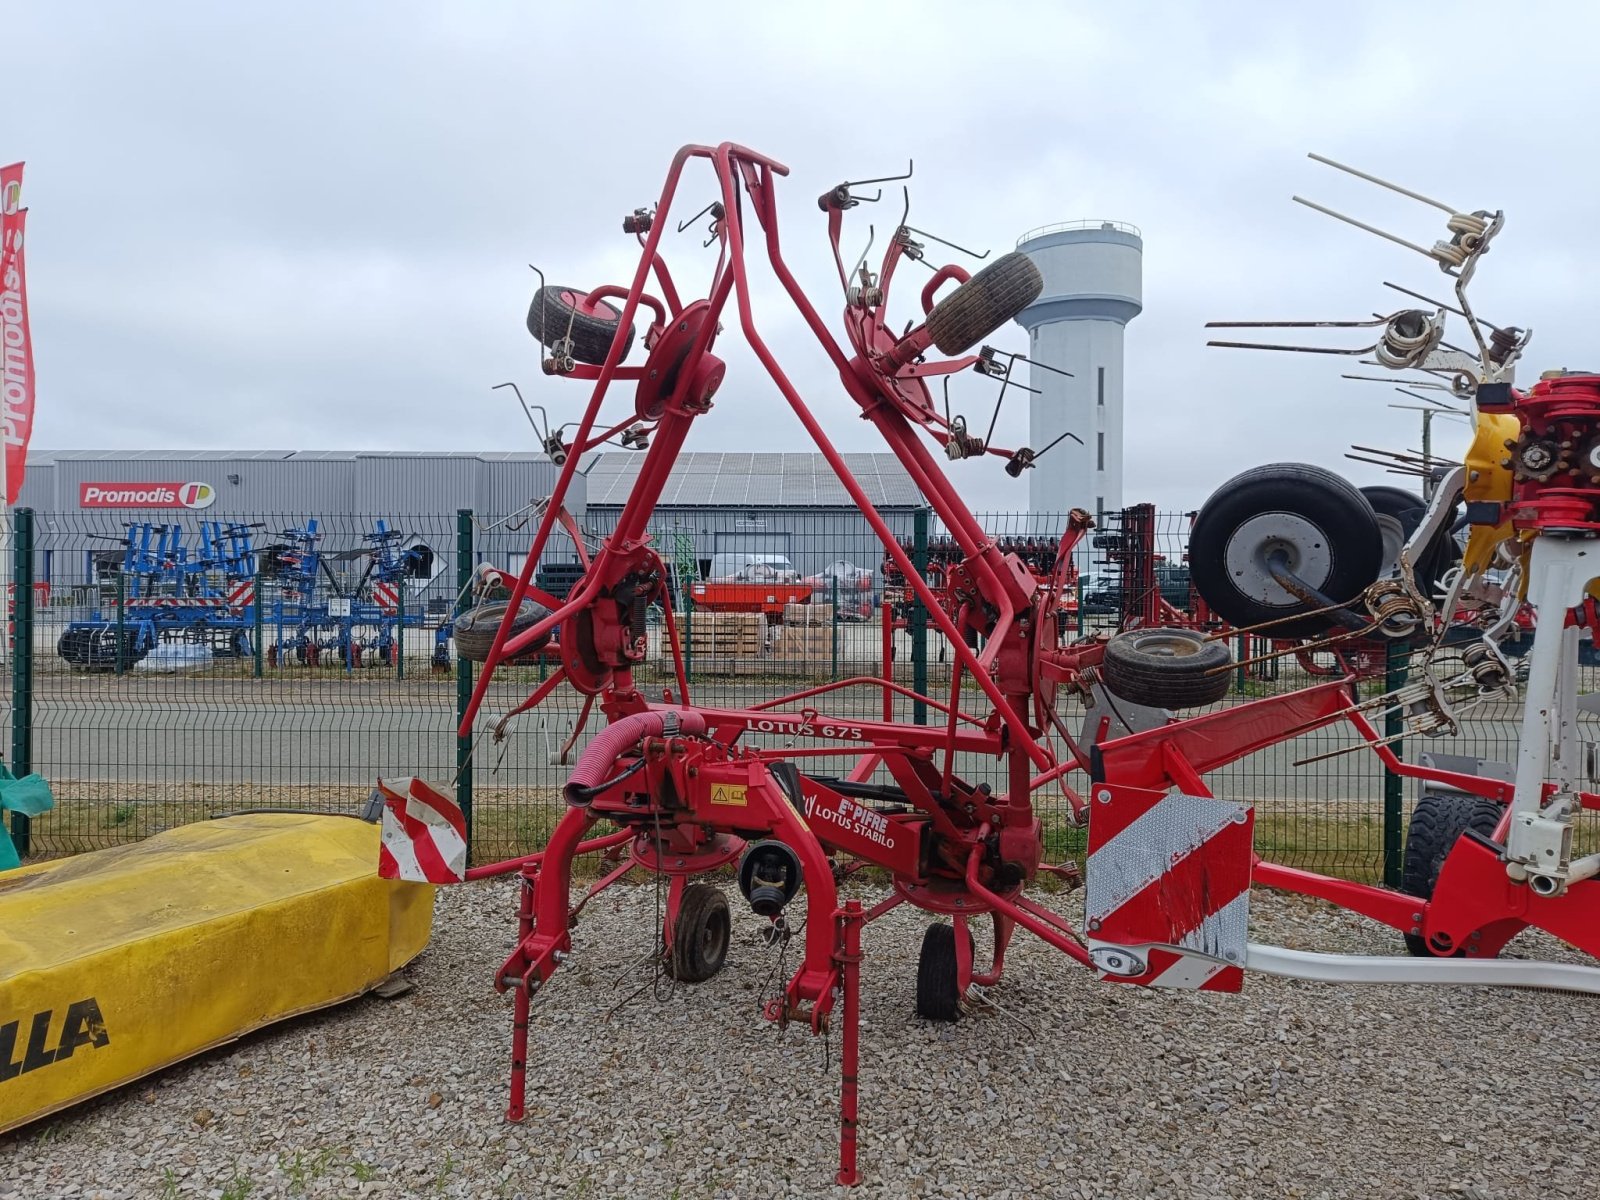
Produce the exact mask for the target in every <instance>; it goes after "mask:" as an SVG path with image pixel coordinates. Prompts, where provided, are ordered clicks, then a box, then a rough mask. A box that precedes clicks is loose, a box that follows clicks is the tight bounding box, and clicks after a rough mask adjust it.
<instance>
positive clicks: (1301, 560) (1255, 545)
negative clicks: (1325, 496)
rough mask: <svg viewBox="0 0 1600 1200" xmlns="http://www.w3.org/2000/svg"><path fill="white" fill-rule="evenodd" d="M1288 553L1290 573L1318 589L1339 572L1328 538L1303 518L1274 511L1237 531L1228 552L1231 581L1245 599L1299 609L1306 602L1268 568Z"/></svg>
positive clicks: (1262, 515)
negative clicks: (1272, 561)
mask: <svg viewBox="0 0 1600 1200" xmlns="http://www.w3.org/2000/svg"><path fill="white" fill-rule="evenodd" d="M1278 554H1282V555H1283V556H1284V558H1285V559H1286V560H1287V563H1288V567H1289V570H1290V571H1292V572H1294V574H1296V575H1298V576H1299V577H1300V578H1301V579H1303V580H1305V581H1306V582H1307V583H1309V584H1310V585H1311V586H1312V587H1314V588H1321V587H1322V586H1323V584H1325V583H1326V582H1327V580H1328V577H1329V576H1330V575H1331V574H1332V573H1333V553H1332V551H1331V549H1330V548H1329V546H1328V537H1327V534H1325V533H1324V532H1323V531H1322V529H1321V528H1320V527H1319V526H1318V525H1316V524H1315V523H1314V522H1312V521H1309V520H1307V519H1306V518H1305V517H1303V516H1300V515H1299V514H1298V513H1287V512H1268V513H1261V514H1259V515H1257V516H1254V517H1251V518H1250V519H1249V520H1248V521H1245V522H1243V523H1242V524H1240V526H1239V527H1238V528H1237V529H1235V530H1234V531H1233V534H1232V535H1231V536H1230V537H1229V538H1228V544H1227V546H1226V547H1225V548H1224V549H1223V554H1222V557H1223V562H1224V564H1225V565H1226V567H1227V570H1228V577H1229V581H1230V582H1231V583H1232V584H1233V587H1234V589H1235V590H1236V591H1238V592H1239V593H1240V594H1241V595H1243V596H1246V597H1248V598H1249V599H1251V600H1254V601H1255V602H1256V603H1258V604H1265V605H1268V606H1270V607H1273V608H1293V607H1294V606H1296V605H1299V604H1303V603H1304V602H1305V601H1304V600H1302V599H1301V597H1299V596H1296V595H1295V594H1294V593H1293V592H1291V591H1289V590H1288V589H1287V588H1285V587H1284V586H1283V585H1282V584H1281V583H1279V582H1278V581H1277V580H1276V579H1274V578H1273V577H1272V571H1271V569H1270V567H1269V566H1268V565H1267V564H1268V562H1269V560H1270V559H1271V558H1272V557H1273V556H1274V555H1278Z"/></svg>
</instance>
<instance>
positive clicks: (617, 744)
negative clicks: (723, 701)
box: [564, 711, 706, 808]
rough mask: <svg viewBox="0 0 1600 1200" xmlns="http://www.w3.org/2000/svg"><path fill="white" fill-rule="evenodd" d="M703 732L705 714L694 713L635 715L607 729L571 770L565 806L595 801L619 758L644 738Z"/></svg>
mask: <svg viewBox="0 0 1600 1200" xmlns="http://www.w3.org/2000/svg"><path fill="white" fill-rule="evenodd" d="M705 732H706V719H705V716H704V714H702V713H698V712H694V711H685V712H642V713H634V714H633V715H632V716H631V717H623V718H622V720H620V721H616V722H614V723H612V724H610V725H607V726H606V727H605V728H604V729H602V730H601V731H600V732H599V733H597V734H595V736H594V740H593V741H591V742H590V743H589V744H588V745H587V746H585V747H584V748H583V753H582V754H580V755H579V756H578V765H577V766H575V767H574V768H573V769H572V775H571V776H570V777H569V778H568V780H567V786H566V788H565V789H564V791H565V795H566V798H567V803H568V804H570V805H572V807H574V808H587V807H588V805H589V801H591V800H592V799H594V796H595V789H596V788H597V787H598V786H599V785H600V784H602V783H604V782H606V780H607V779H609V777H610V771H611V769H612V767H613V765H614V764H615V763H616V761H617V758H618V756H619V755H621V754H622V752H623V751H624V750H627V749H628V748H629V747H631V746H636V745H638V744H639V742H641V741H642V740H644V739H645V738H647V737H660V736H661V735H662V734H676V733H687V734H702V733H705Z"/></svg>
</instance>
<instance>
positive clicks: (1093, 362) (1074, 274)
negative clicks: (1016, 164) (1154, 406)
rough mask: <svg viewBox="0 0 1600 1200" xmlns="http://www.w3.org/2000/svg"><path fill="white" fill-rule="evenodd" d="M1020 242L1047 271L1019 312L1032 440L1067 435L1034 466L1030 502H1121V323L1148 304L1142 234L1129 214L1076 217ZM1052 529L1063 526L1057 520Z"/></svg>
mask: <svg viewBox="0 0 1600 1200" xmlns="http://www.w3.org/2000/svg"><path fill="white" fill-rule="evenodd" d="M1017 249H1019V250H1021V251H1022V252H1023V253H1025V254H1026V255H1027V256H1028V257H1029V258H1031V259H1032V260H1033V261H1034V262H1035V263H1036V264H1037V265H1038V267H1039V270H1040V272H1041V273H1042V274H1043V275H1044V290H1043V291H1041V292H1040V293H1039V298H1038V299H1037V300H1035V301H1034V302H1033V303H1032V304H1030V305H1028V307H1027V308H1025V309H1023V310H1022V313H1021V315H1020V316H1018V317H1017V321H1018V323H1019V324H1021V325H1022V326H1023V328H1025V329H1026V330H1027V331H1028V337H1029V342H1030V345H1029V349H1028V357H1029V358H1031V359H1033V360H1034V361H1035V362H1038V363H1045V364H1047V365H1049V366H1052V367H1058V368H1060V369H1061V370H1063V371H1068V372H1070V373H1071V376H1072V377H1071V378H1070V379H1068V378H1066V377H1065V376H1062V375H1058V374H1056V373H1055V372H1054V371H1047V370H1045V369H1043V368H1042V367H1038V366H1035V367H1033V368H1032V370H1031V372H1030V378H1029V380H1028V382H1029V385H1030V386H1031V387H1035V388H1037V389H1038V393H1037V394H1036V395H1034V396H1032V397H1031V398H1030V400H1031V405H1030V413H1029V422H1028V445H1030V446H1032V447H1033V448H1034V449H1035V450H1042V449H1043V448H1044V447H1046V446H1048V445H1050V443H1051V442H1053V441H1055V440H1056V439H1057V438H1059V437H1061V435H1062V434H1064V433H1067V432H1069V431H1070V432H1072V433H1074V434H1076V435H1077V436H1078V437H1080V438H1082V439H1083V445H1081V446H1080V445H1079V444H1078V443H1077V442H1074V441H1073V440H1072V439H1071V438H1067V439H1065V440H1063V441H1062V442H1061V443H1060V444H1059V445H1057V446H1056V447H1055V448H1054V449H1052V450H1051V451H1050V452H1049V453H1048V454H1046V455H1045V456H1044V458H1043V459H1042V460H1040V462H1039V465H1038V466H1036V467H1035V468H1033V470H1031V471H1029V472H1028V508H1029V510H1030V511H1031V512H1034V513H1041V514H1048V515H1050V516H1055V515H1057V514H1062V513H1066V512H1067V511H1069V510H1070V509H1073V508H1086V509H1088V510H1089V511H1090V512H1091V513H1094V514H1095V515H1096V516H1098V515H1099V514H1100V513H1102V512H1111V511H1115V510H1116V509H1119V508H1121V507H1122V331H1123V328H1124V327H1125V326H1126V325H1127V324H1128V322H1129V321H1131V320H1133V318H1135V317H1136V316H1138V315H1139V312H1140V310H1141V309H1143V307H1144V302H1143V295H1144V287H1143V282H1142V279H1143V270H1144V267H1143V261H1144V241H1143V239H1142V238H1140V236H1139V231H1138V230H1137V229H1136V228H1134V227H1133V226H1132V225H1126V224H1124V223H1123V222H1121V221H1071V222H1067V223H1064V224H1060V225H1046V226H1045V227H1044V228H1042V229H1035V230H1032V231H1031V232H1029V233H1025V234H1023V235H1022V237H1021V238H1020V239H1018V241H1017ZM1058 524H1059V522H1055V521H1052V522H1051V525H1052V529H1051V530H1049V531H1046V530H1040V532H1041V533H1044V532H1054V533H1057V534H1059V533H1060V529H1059V528H1054V526H1056V525H1058Z"/></svg>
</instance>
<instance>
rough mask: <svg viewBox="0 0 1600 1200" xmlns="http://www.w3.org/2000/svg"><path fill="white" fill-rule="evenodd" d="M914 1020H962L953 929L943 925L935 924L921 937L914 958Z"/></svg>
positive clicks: (954, 932)
mask: <svg viewBox="0 0 1600 1200" xmlns="http://www.w3.org/2000/svg"><path fill="white" fill-rule="evenodd" d="M967 937H968V939H970V938H971V937H972V935H971V934H970V933H968V934H967ZM917 1016H919V1017H921V1018H923V1019H924V1020H927V1021H954V1020H956V1019H957V1018H958V1017H960V1016H961V985H960V983H959V972H958V970H957V967H956V927H955V926H954V925H950V924H948V923H946V922H944V921H935V922H934V923H933V924H932V925H929V926H928V929H927V932H925V933H924V934H923V935H922V950H921V952H920V953H919V954H918V955H917Z"/></svg>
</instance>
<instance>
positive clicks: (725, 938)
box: [666, 883, 733, 983]
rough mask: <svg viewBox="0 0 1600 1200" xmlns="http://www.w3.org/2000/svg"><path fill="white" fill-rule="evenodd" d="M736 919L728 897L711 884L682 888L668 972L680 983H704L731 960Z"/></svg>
mask: <svg viewBox="0 0 1600 1200" xmlns="http://www.w3.org/2000/svg"><path fill="white" fill-rule="evenodd" d="M732 936H733V919H732V917H731V916H729V913H728V898H727V896H725V895H723V894H722V889H721V888H719V887H717V886H716V885H715V884H710V883H691V884H690V885H689V886H688V887H686V888H684V889H683V897H682V899H681V900H680V901H679V904H678V919H677V920H676V921H674V922H673V925H672V953H671V954H669V955H668V956H667V964H666V967H667V974H668V975H669V976H671V977H672V978H673V979H676V980H677V981H678V982H679V983H704V982H705V981H706V980H708V979H710V978H711V977H712V976H713V975H715V974H716V973H717V972H718V971H720V970H722V967H723V964H724V963H726V962H727V961H728V943H729V942H730V941H731V940H732Z"/></svg>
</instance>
